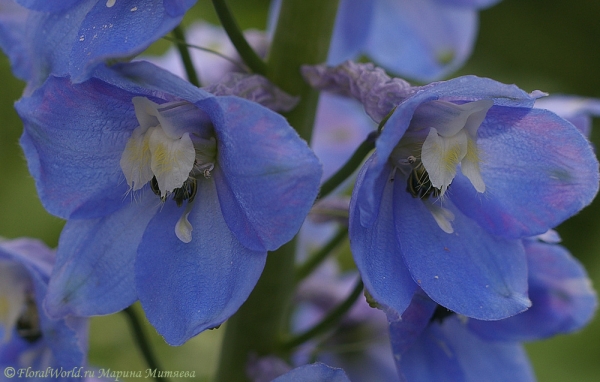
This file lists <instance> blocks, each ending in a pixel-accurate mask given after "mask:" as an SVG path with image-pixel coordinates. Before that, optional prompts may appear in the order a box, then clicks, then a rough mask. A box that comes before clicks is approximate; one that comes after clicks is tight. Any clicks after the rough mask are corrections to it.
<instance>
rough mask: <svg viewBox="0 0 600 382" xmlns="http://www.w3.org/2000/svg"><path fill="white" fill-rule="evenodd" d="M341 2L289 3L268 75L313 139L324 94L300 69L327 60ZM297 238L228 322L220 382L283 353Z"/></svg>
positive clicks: (241, 376) (273, 258)
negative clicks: (293, 103) (292, 99)
mask: <svg viewBox="0 0 600 382" xmlns="http://www.w3.org/2000/svg"><path fill="white" fill-rule="evenodd" d="M337 5H338V0H283V1H282V5H281V13H280V16H279V21H278V25H277V29H276V32H275V36H274V39H273V44H272V46H271V52H270V56H269V59H268V61H267V76H268V77H269V78H270V79H271V81H273V82H274V83H275V84H276V85H278V86H279V87H280V88H282V89H283V90H285V91H287V92H288V93H290V94H293V95H296V96H300V102H299V104H298V106H297V107H296V108H295V109H294V110H293V111H292V112H290V113H288V114H287V115H286V117H287V119H288V121H289V123H290V125H292V126H293V127H294V128H295V129H296V130H297V131H298V133H299V134H300V136H302V138H304V139H305V140H307V141H309V140H310V137H311V134H312V126H313V122H314V118H315V110H316V105H317V101H318V93H317V92H315V91H314V90H312V89H311V88H310V87H309V86H308V85H306V84H305V83H304V81H303V80H302V76H301V74H300V66H301V65H303V64H316V63H320V62H323V61H325V59H326V57H327V51H328V49H329V40H330V38H331V33H332V31H333V22H334V20H335V14H336V11H337ZM295 247H296V242H295V240H293V241H291V242H289V243H287V244H285V245H283V246H282V247H281V248H279V249H278V250H276V251H274V252H271V253H269V255H268V257H267V264H266V267H265V270H264V271H263V274H262V276H261V278H260V280H259V281H258V284H257V285H256V287H255V288H254V291H253V292H252V293H251V294H250V297H249V298H248V300H247V301H246V303H245V304H244V305H243V306H242V307H241V308H240V309H239V311H238V312H237V313H236V314H235V315H234V316H233V317H231V318H230V319H229V320H228V321H227V324H226V331H225V338H224V339H223V346H222V350H221V359H220V361H219V367H218V370H217V378H216V381H218V382H242V381H243V382H246V381H248V378H247V377H246V373H245V370H246V365H247V362H248V359H249V356H250V355H255V356H262V355H267V354H274V353H277V352H278V350H279V349H278V345H279V343H280V342H279V341H280V338H281V335H282V333H283V332H284V330H285V328H286V326H287V325H286V319H287V313H288V308H289V304H290V300H291V297H292V293H293V290H294V281H295V278H294V257H295Z"/></svg>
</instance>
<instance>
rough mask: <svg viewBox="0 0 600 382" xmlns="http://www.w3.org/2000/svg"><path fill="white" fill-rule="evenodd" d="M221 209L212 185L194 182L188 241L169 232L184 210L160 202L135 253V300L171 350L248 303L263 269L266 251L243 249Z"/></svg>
mask: <svg viewBox="0 0 600 382" xmlns="http://www.w3.org/2000/svg"><path fill="white" fill-rule="evenodd" d="M215 177H216V175H215ZM221 210H222V206H221V205H220V203H219V198H218V197H217V190H216V187H215V184H214V181H213V180H211V179H206V180H199V181H198V190H197V195H196V198H195V200H194V205H193V209H192V211H191V213H190V215H189V220H190V223H191V224H192V226H193V227H194V231H193V234H192V237H193V238H192V241H191V242H190V243H183V242H182V241H181V240H179V239H178V238H177V237H176V236H175V232H174V229H173V228H174V227H175V225H176V223H177V221H178V220H179V219H180V217H181V215H182V213H183V212H184V211H183V209H182V208H179V207H177V205H176V204H175V203H165V204H164V206H163V207H162V209H161V210H160V211H159V212H158V213H157V214H156V216H155V217H154V219H152V220H151V221H150V223H149V225H148V227H147V229H146V231H145V233H144V236H143V239H142V242H141V244H140V246H139V248H138V256H137V259H136V262H135V283H136V287H137V291H138V297H139V299H140V302H141V303H142V306H143V308H144V311H145V312H146V316H147V318H148V321H150V323H151V324H152V325H153V326H154V327H155V328H156V330H157V331H158V332H159V333H160V334H161V335H162V336H163V337H164V338H165V340H166V341H167V342H168V343H169V344H171V345H181V344H183V343H184V342H185V341H187V340H189V339H190V338H191V337H193V336H195V335H196V334H198V333H200V332H201V331H203V330H206V329H210V328H214V327H217V326H219V325H221V324H222V323H223V322H224V321H225V320H226V319H228V318H229V317H230V316H231V315H232V314H233V313H235V312H236V311H237V309H238V308H239V307H240V305H241V304H242V303H243V302H244V301H245V300H246V298H248V295H249V294H250V292H251V291H252V289H253V288H254V285H255V284H256V282H257V280H258V278H259V276H260V274H261V272H262V270H263V267H264V264H265V260H266V251H265V252H256V251H252V250H249V249H247V248H246V247H244V246H243V245H242V244H241V243H240V242H239V241H238V240H237V239H236V237H235V236H234V235H233V234H232V232H231V231H230V230H229V228H228V226H227V224H226V223H225V220H224V219H223V215H222V213H221Z"/></svg>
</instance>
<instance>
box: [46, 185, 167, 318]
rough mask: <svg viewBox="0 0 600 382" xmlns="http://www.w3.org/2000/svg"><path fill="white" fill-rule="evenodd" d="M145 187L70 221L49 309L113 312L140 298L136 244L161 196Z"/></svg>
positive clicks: (84, 313) (58, 312)
mask: <svg viewBox="0 0 600 382" xmlns="http://www.w3.org/2000/svg"><path fill="white" fill-rule="evenodd" d="M145 191H146V193H147V194H145V195H142V196H141V197H139V199H136V200H131V199H128V202H129V203H130V204H129V205H128V206H127V207H124V208H122V209H120V210H118V211H116V212H114V213H112V214H110V215H107V216H106V217H103V218H98V219H94V220H78V219H71V220H69V221H68V222H67V224H66V225H65V228H64V229H63V231H62V234H61V237H60V241H59V246H58V253H57V262H56V266H55V268H54V271H53V273H52V278H51V280H50V285H49V287H48V296H47V297H46V302H45V306H46V309H47V311H48V313H49V314H51V315H52V316H53V317H61V316H65V315H67V314H73V315H78V316H91V315H99V314H110V313H115V312H118V311H120V310H122V309H124V308H126V307H128V306H129V305H131V304H132V303H133V302H135V300H136V299H137V296H136V292H135V285H134V262H135V256H136V253H137V247H138V245H139V243H140V242H141V239H142V235H143V233H144V231H145V229H146V226H147V224H148V222H149V221H150V219H152V217H153V216H154V215H155V214H156V211H157V210H158V208H159V207H160V204H159V200H158V198H156V197H155V195H154V194H152V193H151V192H150V191H149V190H145Z"/></svg>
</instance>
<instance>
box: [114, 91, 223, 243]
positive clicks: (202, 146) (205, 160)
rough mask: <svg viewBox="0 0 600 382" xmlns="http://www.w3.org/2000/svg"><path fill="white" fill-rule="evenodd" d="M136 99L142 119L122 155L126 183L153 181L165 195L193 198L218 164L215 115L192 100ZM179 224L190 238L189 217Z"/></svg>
mask: <svg viewBox="0 0 600 382" xmlns="http://www.w3.org/2000/svg"><path fill="white" fill-rule="evenodd" d="M132 101H133V105H134V107H135V114H136V117H137V120H138V122H139V124H140V125H139V126H138V127H137V128H135V130H134V131H133V133H132V134H131V137H130V138H129V140H128V141H127V144H126V145H125V150H124V151H123V154H122V155H121V162H120V164H121V169H122V170H123V174H124V175H125V179H126V180H127V184H128V185H129V187H130V188H131V190H133V191H137V190H139V189H141V188H142V187H144V186H145V185H146V184H148V183H150V188H151V189H152V191H153V192H154V193H155V194H157V195H158V196H160V198H161V200H162V201H166V200H167V198H168V197H169V196H171V197H173V199H174V200H175V202H176V203H177V205H179V206H181V205H182V204H183V202H184V201H186V200H187V201H188V202H189V203H191V202H193V200H194V197H195V195H196V183H197V181H198V179H200V178H202V177H204V178H210V176H211V171H212V170H213V169H214V166H215V160H216V150H217V145H216V140H215V138H214V136H212V133H211V130H210V128H209V127H210V121H209V120H208V119H207V117H206V116H205V115H204V113H203V112H202V111H200V110H199V109H198V108H196V107H195V106H194V105H192V104H190V103H189V102H184V101H181V102H168V103H164V104H161V105H159V104H156V103H154V102H152V101H150V100H149V99H147V98H145V97H135V98H133V100H132ZM207 127H208V128H207ZM187 213H189V211H187ZM187 213H185V214H184V216H182V219H183V218H184V217H186V216H187ZM185 219H187V218H185ZM177 227H182V228H181V229H180V228H176V233H177V237H179V238H180V239H181V240H182V241H184V242H189V241H190V240H191V225H190V224H189V222H188V223H187V224H183V222H179V223H178V224H177ZM186 230H187V231H186ZM184 231H185V232H184Z"/></svg>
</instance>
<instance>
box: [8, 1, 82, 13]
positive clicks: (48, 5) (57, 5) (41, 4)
mask: <svg viewBox="0 0 600 382" xmlns="http://www.w3.org/2000/svg"><path fill="white" fill-rule="evenodd" d="M15 1H16V2H17V3H19V4H21V5H22V6H24V7H25V8H29V9H33V10H36V11H46V12H59V11H64V10H65V9H69V8H72V7H74V6H75V5H77V3H81V2H82V0H61V1H47V0H15Z"/></svg>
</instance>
